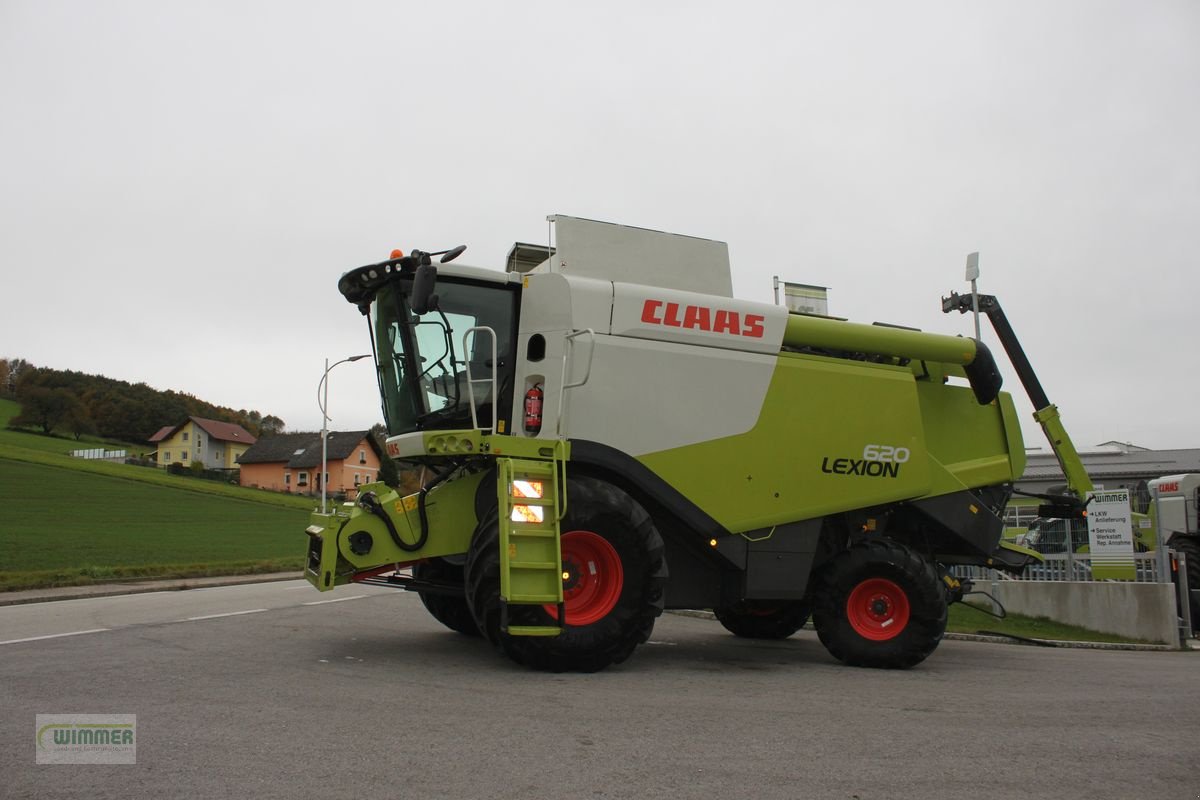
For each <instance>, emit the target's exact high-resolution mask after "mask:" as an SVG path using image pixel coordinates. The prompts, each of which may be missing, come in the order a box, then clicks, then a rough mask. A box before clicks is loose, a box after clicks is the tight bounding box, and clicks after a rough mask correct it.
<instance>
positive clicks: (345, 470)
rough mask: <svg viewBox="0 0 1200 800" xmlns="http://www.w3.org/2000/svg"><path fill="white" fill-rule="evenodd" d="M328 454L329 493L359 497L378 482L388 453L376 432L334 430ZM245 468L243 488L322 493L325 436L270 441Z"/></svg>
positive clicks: (248, 455) (252, 453)
mask: <svg viewBox="0 0 1200 800" xmlns="http://www.w3.org/2000/svg"><path fill="white" fill-rule="evenodd" d="M326 451H327V452H326V457H325V460H326V468H325V476H324V478H325V480H324V485H325V492H326V494H329V495H336V494H338V493H341V492H344V493H345V494H346V496H347V497H353V496H355V494H357V488H358V486H360V485H361V484H364V483H374V482H375V481H376V480H378V476H379V464H380V460H381V459H382V458H383V451H382V450H380V448H379V445H378V443H376V441H375V437H373V436H371V432H370V431H330V432H329V438H328V440H327V441H326ZM240 464H241V484H242V486H252V487H256V488H259V489H270V490H272V491H276V492H292V493H296V494H320V493H321V486H322V483H323V480H322V478H323V476H322V475H321V434H320V433H280V434H276V435H275V436H264V437H263V438H261V439H259V440H258V442H257V443H256V444H255V445H254V446H253V447H251V448H249V449H248V450H247V451H246V452H245V453H243V454H242V457H241V460H240Z"/></svg>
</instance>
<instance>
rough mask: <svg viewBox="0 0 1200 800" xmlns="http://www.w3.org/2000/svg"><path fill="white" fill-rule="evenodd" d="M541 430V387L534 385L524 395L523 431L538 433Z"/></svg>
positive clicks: (538, 384)
mask: <svg viewBox="0 0 1200 800" xmlns="http://www.w3.org/2000/svg"><path fill="white" fill-rule="evenodd" d="M541 429H542V385H541V384H540V383H537V384H534V385H533V387H532V388H530V390H529V391H528V392H526V393H525V431H526V432H527V433H538V432H539V431H541Z"/></svg>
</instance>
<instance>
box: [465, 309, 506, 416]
mask: <svg viewBox="0 0 1200 800" xmlns="http://www.w3.org/2000/svg"><path fill="white" fill-rule="evenodd" d="M476 332H481V333H486V334H487V335H488V336H490V337H491V338H492V362H491V363H492V376H491V377H490V378H472V377H471V359H470V358H469V357H468V358H467V396H468V399H469V400H470V403H471V427H473V428H475V429H476V430H490V431H492V432H493V433H495V431H496V425H497V422H498V420H499V410H500V396H499V395H498V394H497V389H498V387H497V379H498V378H499V375H500V371H499V369H498V367H499V364H498V362H497V360H496V331H495V330H493V329H492V328H490V327H488V326H487V325H476V326H475V327H473V328H467V329H466V331H464V332H463V355H464V356H466V355H467V354H468V353H470V352H471V347H470V338H469V337H471V336H472V335H473V334H475V333H476ZM477 383H490V384H491V398H492V426H491V428H486V429H485V428H481V427H479V417H478V415H477V414H476V412H475V384H477Z"/></svg>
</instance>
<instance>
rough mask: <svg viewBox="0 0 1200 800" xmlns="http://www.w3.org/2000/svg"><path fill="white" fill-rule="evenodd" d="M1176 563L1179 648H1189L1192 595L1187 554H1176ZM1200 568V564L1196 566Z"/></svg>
mask: <svg viewBox="0 0 1200 800" xmlns="http://www.w3.org/2000/svg"><path fill="white" fill-rule="evenodd" d="M1175 563H1176V564H1178V565H1179V567H1178V568H1179V583H1177V584H1175V588H1176V590H1177V593H1178V598H1179V646H1180V647H1181V648H1186V647H1187V641H1188V639H1190V638H1192V593H1191V590H1190V589H1189V584H1188V566H1189V565H1188V563H1187V553H1181V552H1176V553H1175ZM1196 566H1197V567H1200V564H1198V565H1196Z"/></svg>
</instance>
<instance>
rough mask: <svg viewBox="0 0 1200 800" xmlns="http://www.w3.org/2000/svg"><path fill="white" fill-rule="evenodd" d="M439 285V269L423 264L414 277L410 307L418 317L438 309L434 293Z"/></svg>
mask: <svg viewBox="0 0 1200 800" xmlns="http://www.w3.org/2000/svg"><path fill="white" fill-rule="evenodd" d="M436 285H437V267H435V266H433V265H432V264H422V265H421V266H419V267H417V272H416V274H415V275H414V276H413V285H412V297H411V298H410V299H409V305H411V306H412V310H413V313H414V314H417V315H418V316H420V315H422V314H425V313H426V312H428V311H431V310H433V309H435V308H437V295H436V294H434V293H433V290H434V287H435V286H436Z"/></svg>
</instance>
